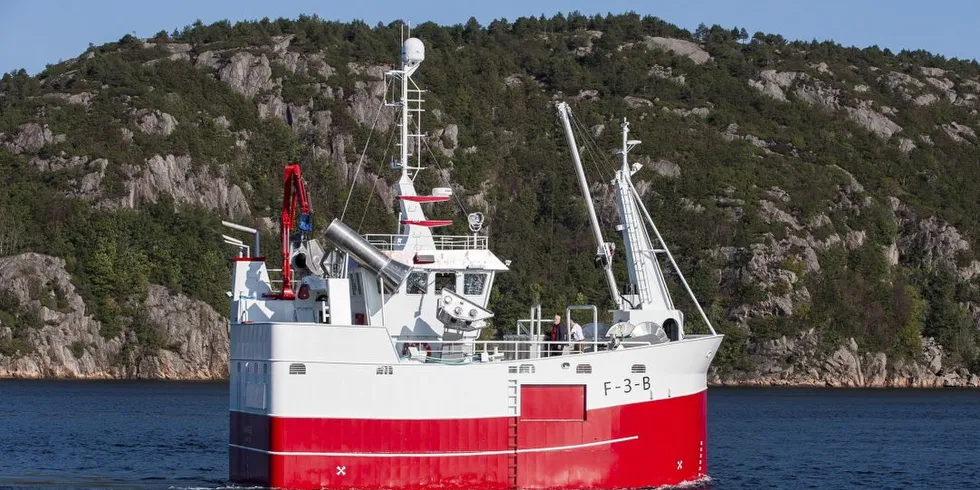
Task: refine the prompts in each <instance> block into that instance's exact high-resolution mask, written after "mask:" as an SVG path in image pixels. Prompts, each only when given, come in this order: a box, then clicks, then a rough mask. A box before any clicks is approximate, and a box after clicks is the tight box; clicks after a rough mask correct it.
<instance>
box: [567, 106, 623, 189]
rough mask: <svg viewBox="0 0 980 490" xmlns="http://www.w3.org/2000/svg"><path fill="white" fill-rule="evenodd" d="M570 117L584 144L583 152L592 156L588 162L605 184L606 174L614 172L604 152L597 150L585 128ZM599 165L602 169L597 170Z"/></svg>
mask: <svg viewBox="0 0 980 490" xmlns="http://www.w3.org/2000/svg"><path fill="white" fill-rule="evenodd" d="M570 115H571V114H570ZM571 116H572V117H570V118H569V119H570V120H571V121H572V124H574V125H575V127H576V128H577V129H578V132H579V134H581V135H582V136H583V138H582V141H583V142H584V143H585V145H584V148H585V151H586V152H588V153H589V154H590V155H592V158H590V160H591V161H592V165H593V166H594V167H595V168H596V171H597V172H599V178H600V180H602V181H603V182H606V181H607V178H606V173H611V174H614V173H615V172H613V171H611V170H610V162H609V161H608V159H606V155H605V152H603V151H602V150H601V149H599V145H598V144H597V143H596V141H595V140H594V139H592V135H591V134H589V132H588V131H587V130H586V129H585V126H584V125H582V123H581V122H579V121H578V119H576V118H575V117H574V115H571ZM597 161H598V163H596V162H597ZM600 163H601V164H602V169H600V168H599V164H600ZM613 168H615V167H613ZM604 171H605V172H604Z"/></svg>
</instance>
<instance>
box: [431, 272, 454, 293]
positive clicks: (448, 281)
mask: <svg viewBox="0 0 980 490" xmlns="http://www.w3.org/2000/svg"><path fill="white" fill-rule="evenodd" d="M443 290H445V291H453V292H456V273H455V272H436V292H437V293H438V292H439V291H443Z"/></svg>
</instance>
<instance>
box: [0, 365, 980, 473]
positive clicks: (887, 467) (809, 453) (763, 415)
mask: <svg viewBox="0 0 980 490" xmlns="http://www.w3.org/2000/svg"><path fill="white" fill-rule="evenodd" d="M227 396H228V390H227V387H226V385H225V384H223V383H165V382H118V381H117V382H72V381H0V488H3V489H7V488H11V489H39V488H44V489H67V488H113V489H129V488H133V489H185V488H187V489H192V488H193V489H197V488H200V489H204V488H208V489H210V488H223V487H228V486H229V484H228V482H227V481H226V478H227V476H228V463H227V442H228V422H227V421H228V414H227V405H228V403H227ZM708 425H709V440H708V447H709V453H708V455H709V466H708V468H709V473H710V474H711V478H712V481H711V482H710V483H709V484H707V485H706V486H705V488H711V489H742V488H745V489H763V488H765V489H768V488H790V489H797V488H821V489H823V488H827V489H842V488H872V489H892V488H895V489H904V488H936V489H977V488H980V390H973V391H966V390H962V391H961V390H941V391H940V390H905V391H899V390H809V389H786V388H784V389H721V388H712V389H710V390H709V422H708Z"/></svg>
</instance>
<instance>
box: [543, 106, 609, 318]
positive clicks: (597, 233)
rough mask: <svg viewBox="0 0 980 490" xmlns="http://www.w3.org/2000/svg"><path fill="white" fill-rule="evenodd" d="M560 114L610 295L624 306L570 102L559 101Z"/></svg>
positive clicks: (597, 255)
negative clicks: (581, 156) (577, 139)
mask: <svg viewBox="0 0 980 490" xmlns="http://www.w3.org/2000/svg"><path fill="white" fill-rule="evenodd" d="M557 108H558V116H559V117H560V118H561V122H562V125H563V126H564V127H565V138H566V139H567V140H568V147H569V149H570V151H571V152H572V162H574V163H575V174H576V175H577V176H578V183H579V186H580V187H581V188H582V197H583V198H585V208H586V210H588V212H589V223H591V225H592V235H593V237H594V238H595V243H596V258H598V259H599V260H600V261H601V262H602V269H603V270H604V271H605V274H606V285H607V286H608V287H609V296H610V297H611V298H612V300H613V303H614V304H615V305H616V307H617V308H622V300H621V299H620V297H619V287H618V286H616V277H615V276H614V275H613V271H612V252H611V250H610V248H611V246H612V244H610V243H606V241H605V240H603V239H602V230H601V229H600V228H599V219H598V218H597V217H596V214H595V206H593V205H592V194H591V193H590V192H589V183H588V181H586V180H585V171H584V170H583V169H582V159H581V158H580V157H579V154H578V144H577V143H576V142H575V135H574V134H572V124H571V122H570V121H569V120H568V114H569V112H571V109H569V107H568V104H567V103H565V102H559V103H558V106H557Z"/></svg>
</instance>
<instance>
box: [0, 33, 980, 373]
mask: <svg viewBox="0 0 980 490" xmlns="http://www.w3.org/2000/svg"><path fill="white" fill-rule="evenodd" d="M399 26H400V24H399V23H392V24H390V25H387V26H384V25H379V26H376V27H369V26H367V25H365V24H363V23H357V22H355V23H350V24H344V23H336V22H324V21H322V20H320V19H317V18H315V17H313V18H308V17H302V18H300V19H298V20H276V21H269V20H263V21H259V22H246V23H238V24H234V25H232V24H230V23H227V22H219V23H216V24H214V25H210V26H206V25H201V24H196V25H194V26H189V27H187V28H185V29H183V30H181V31H175V32H173V33H169V34H168V33H167V32H166V31H161V32H160V33H159V34H158V35H156V36H154V37H153V38H151V39H137V38H134V37H132V36H128V35H127V36H125V37H123V38H122V39H120V40H119V42H117V43H110V44H106V45H103V46H90V47H89V48H88V50H86V51H85V52H84V53H83V54H82V55H80V56H79V57H78V58H75V59H72V60H68V61H65V62H61V63H58V64H55V65H50V66H49V67H48V68H47V69H46V70H45V71H43V72H42V73H40V74H38V75H37V76H28V75H27V74H26V73H23V72H20V73H10V74H7V75H4V77H3V79H2V81H0V178H2V190H0V256H6V257H5V258H2V259H0V277H2V278H3V282H2V284H0V288H4V292H3V293H2V296H0V375H8V376H83V377H99V376H105V377H126V376H150V377H214V376H221V375H222V370H223V369H225V368H224V366H223V364H222V363H221V359H223V356H226V355H227V346H225V345H223V342H224V337H222V335H225V337H226V334H225V333H223V332H224V325H223V320H222V318H221V314H223V312H224V311H225V310H226V308H227V305H226V299H225V296H224V291H225V287H226V285H227V282H228V267H227V263H226V259H227V258H228V257H229V255H230V254H231V253H232V251H231V250H228V249H227V248H226V246H224V245H222V243H221V240H220V233H221V230H220V220H221V219H233V220H235V221H238V222H242V223H245V224H252V225H255V226H257V227H259V228H260V229H263V230H265V232H266V233H267V234H268V237H269V238H271V237H272V236H273V234H274V233H275V231H276V229H277V226H278V225H277V223H276V221H275V220H276V218H277V215H278V206H279V204H278V202H277V201H278V199H279V194H280V192H281V189H280V185H281V183H280V179H281V167H282V165H283V164H284V163H285V162H287V161H299V162H301V163H302V165H303V171H304V174H305V175H307V180H308V184H309V186H310V188H311V191H312V199H313V201H314V207H315V214H316V220H317V225H318V226H320V227H322V226H324V225H325V224H326V223H328V222H329V220H330V219H332V218H333V217H336V216H338V215H339V214H340V213H341V212H342V210H343V207H344V203H345V201H346V200H347V198H348V189H349V186H350V184H351V182H352V180H353V181H356V184H355V185H354V187H353V189H354V192H353V195H352V196H350V197H351V199H350V203H351V204H350V207H349V209H348V210H347V212H346V214H345V220H346V221H347V222H348V223H349V224H351V225H352V226H354V227H355V228H358V229H360V231H361V232H391V230H392V229H393V227H394V225H393V223H394V221H393V216H392V214H391V212H392V209H393V202H392V201H393V199H392V190H391V184H392V183H393V182H394V174H393V173H392V171H391V170H390V169H389V167H388V165H387V163H388V160H389V159H390V158H391V156H392V154H393V152H396V149H395V147H394V146H393V144H392V140H391V135H392V134H393V133H392V132H393V131H396V130H397V129H396V128H395V124H394V123H393V121H394V120H393V113H391V112H390V109H389V110H384V111H381V112H379V104H380V101H381V97H382V95H383V93H384V91H385V87H384V83H383V81H382V78H383V77H382V74H383V72H384V70H385V69H388V68H390V67H391V65H392V64H393V63H394V62H395V60H396V59H397V57H398V54H399V40H400V31H399ZM413 35H415V36H417V37H419V38H421V39H422V40H423V41H424V42H425V43H426V50H427V51H426V54H427V57H426V61H425V62H424V64H423V66H422V68H421V69H420V71H419V72H418V74H417V75H416V80H417V81H418V83H419V84H420V85H421V86H422V87H423V88H425V89H427V90H428V91H429V92H428V93H426V104H427V109H428V111H427V112H426V113H425V116H424V119H423V128H424V129H426V131H427V133H428V135H429V137H428V149H427V151H426V157H427V158H426V159H427V160H428V164H429V165H430V167H431V168H430V170H429V171H427V172H424V173H423V174H422V176H421V177H420V179H421V181H420V182H419V183H418V187H419V188H420V189H424V188H427V187H431V186H438V185H450V184H451V185H452V186H453V187H454V190H455V192H456V194H457V195H458V196H460V198H461V199H460V203H459V205H452V206H450V205H444V207H441V208H438V212H437V214H439V216H436V217H456V218H457V220H456V221H457V225H455V226H456V228H455V229H454V230H450V231H449V232H452V231H457V232H462V231H463V230H464V229H465V220H463V219H459V218H461V217H462V216H463V215H464V214H463V213H464V211H463V208H465V210H466V211H467V212H472V211H482V212H484V213H486V215H487V222H488V225H487V231H488V233H489V235H490V240H491V247H493V248H494V250H495V251H496V252H497V253H498V255H500V256H501V257H502V258H504V259H510V260H512V269H513V271H512V272H510V273H507V274H505V275H503V276H502V277H501V278H500V279H499V281H498V282H497V290H496V292H495V294H494V296H493V299H492V303H491V306H492V308H493V309H494V311H495V312H496V313H497V322H496V325H495V330H496V332H498V333H499V332H502V331H504V330H506V329H508V328H512V327H511V326H512V324H513V320H514V319H516V318H518V317H520V316H523V315H524V314H525V312H526V308H527V307H528V306H529V305H530V304H532V303H534V302H541V303H542V304H543V305H544V306H545V308H546V309H547V310H548V311H555V310H559V309H563V308H564V306H565V305H566V304H569V303H584V302H595V303H599V304H603V305H604V306H608V300H607V299H606V297H605V295H604V289H603V284H602V282H601V276H600V274H599V273H598V271H597V270H596V269H594V267H593V266H592V255H593V252H594V247H593V245H592V244H591V236H590V234H589V231H588V228H587V219H586V216H585V210H584V207H583V205H582V203H581V198H580V197H579V193H578V191H577V187H576V184H575V179H574V175H573V172H572V170H571V164H570V157H569V154H568V151H567V148H566V147H565V143H564V137H563V134H562V132H561V129H560V127H559V126H558V125H557V124H556V122H555V116H554V110H553V103H554V102H555V101H556V100H565V101H568V102H569V103H571V105H572V107H573V110H574V113H575V115H576V119H577V121H578V122H579V123H580V124H581V125H582V128H583V130H584V132H585V133H586V134H588V135H589V136H590V138H592V139H594V140H595V145H594V148H595V149H598V150H601V151H597V152H590V154H591V153H595V154H594V155H592V156H595V157H596V158H595V160H596V162H597V163H596V165H594V166H593V165H591V164H590V165H589V169H588V170H589V172H590V175H589V178H590V180H592V181H593V182H596V183H597V184H596V186H595V187H594V192H595V197H596V200H597V203H598V205H599V208H600V214H601V216H602V219H603V221H604V222H605V223H607V224H610V232H611V222H612V221H613V220H615V219H616V214H615V213H616V211H615V208H614V207H613V206H612V205H611V196H610V195H609V194H608V188H607V187H606V186H604V185H603V184H602V183H603V182H607V181H608V180H609V178H610V177H611V169H612V166H611V161H612V160H613V157H611V156H610V155H609V154H608V152H606V153H602V152H603V151H606V150H609V149H612V148H615V147H616V146H618V137H619V129H618V124H619V121H620V120H621V118H622V117H628V118H629V119H630V121H631V125H632V126H631V127H632V130H633V133H632V135H633V136H634V137H636V138H638V139H642V140H643V144H642V145H641V146H639V147H638V148H637V149H636V150H634V152H633V155H634V156H635V157H636V158H637V159H638V161H639V162H640V163H642V164H643V166H644V169H643V170H641V171H640V173H638V174H637V175H636V176H635V179H636V180H637V181H639V188H640V189H641V191H642V192H643V194H644V198H645V199H646V201H647V206H648V207H649V208H650V210H651V212H652V213H653V214H654V216H655V219H657V220H658V223H659V225H660V226H661V229H662V231H663V233H664V235H665V236H666V237H667V239H668V242H669V244H670V245H671V247H672V249H673V251H674V254H675V255H676V256H677V257H678V258H679V260H680V262H681V267H682V268H683V270H685V271H686V274H687V275H688V277H689V278H690V279H691V280H692V281H693V286H694V288H695V290H696V292H697V293H698V294H699V295H700V298H701V301H702V304H703V305H704V306H705V308H706V310H707V311H709V313H710V315H711V316H712V318H713V321H714V322H716V323H717V326H718V327H719V328H720V329H721V330H722V331H724V332H725V333H726V334H727V335H728V337H727V339H726V341H725V344H724V346H725V348H724V351H723V352H721V353H720V354H719V356H718V360H717V362H716V372H715V374H714V378H713V379H715V380H717V381H723V382H748V383H788V384H832V385H839V384H844V385H899V386H904V385H937V384H938V385H943V384H948V385H962V384H971V383H972V384H974V385H976V384H978V381H980V380H978V378H977V377H976V375H973V374H971V373H976V372H978V371H980V351H978V348H977V338H978V332H980V330H978V323H980V312H978V308H977V299H978V292H980V290H978V288H977V284H976V277H977V275H978V274H980V261H977V260H976V257H975V249H976V247H977V245H978V242H977V239H978V236H980V235H978V234H980V213H978V210H980V200H978V197H980V148H978V143H980V141H978V138H977V134H976V132H977V131H980V118H978V115H977V109H978V105H980V102H978V98H980V66H978V64H977V63H976V62H972V61H971V62H964V61H958V60H947V59H945V58H942V57H940V56H936V55H931V54H929V53H925V52H922V51H917V52H902V53H897V54H896V53H891V52H889V51H887V50H880V49H878V48H874V47H872V48H867V49H855V48H844V47H841V46H839V45H837V44H834V43H816V42H813V43H810V42H790V41H787V40H785V39H783V38H782V37H780V36H778V35H768V34H762V33H757V34H755V35H754V36H752V37H749V35H748V33H746V32H745V31H744V30H740V29H730V28H722V27H718V26H715V27H712V28H707V27H702V28H699V29H698V30H697V31H696V32H694V33H691V32H688V31H685V30H682V29H678V28H677V27H675V26H672V25H670V24H667V23H665V22H663V21H661V20H659V19H656V18H653V17H639V16H636V15H632V14H627V15H609V16H595V17H587V16H582V15H579V14H569V15H567V16H566V15H558V16H555V17H552V18H522V19H518V20H517V21H514V22H508V21H504V20H500V21H495V22H493V23H491V24H490V25H489V26H480V25H479V24H478V23H476V21H473V20H471V21H470V22H469V23H467V24H465V25H456V26H439V25H435V24H432V23H424V24H420V25H418V26H416V27H415V28H414V29H413ZM372 128H373V131H372ZM369 135H370V138H371V144H370V145H368V150H367V152H366V156H365V159H364V164H363V166H362V167H361V168H360V170H358V162H359V160H360V155H361V152H362V150H363V149H364V148H365V144H366V142H367V139H368V137H369ZM587 156H588V155H587ZM610 234H612V233H610ZM265 243H268V244H273V243H275V240H266V242H265ZM28 252H31V253H32V254H27V255H24V254H25V253H28ZM265 252H266V254H267V255H270V256H273V253H274V250H266V251H265ZM36 254H42V255H36ZM619 267H620V268H621V267H622V264H619ZM619 272H620V273H623V274H624V271H623V270H620V271H619ZM676 296H677V297H680V296H681V295H680V294H678V295H676ZM682 304H684V303H683V302H682ZM174 305H184V306H174ZM186 305H194V306H193V307H192V308H190V309H191V310H193V311H195V312H196V313H195V314H193V315H189V316H190V317H193V318H188V319H183V320H181V321H179V322H177V321H173V314H176V313H177V312H184V313H185V314H186V312H187V310H188V307H187V306H186ZM171 313H173V314H171ZM692 313H693V312H692ZM694 316H695V315H693V314H689V315H688V318H689V321H690V322H691V324H692V327H694V326H695V325H694V323H695V322H696V320H694V319H693V317H694ZM222 349H224V350H222Z"/></svg>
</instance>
